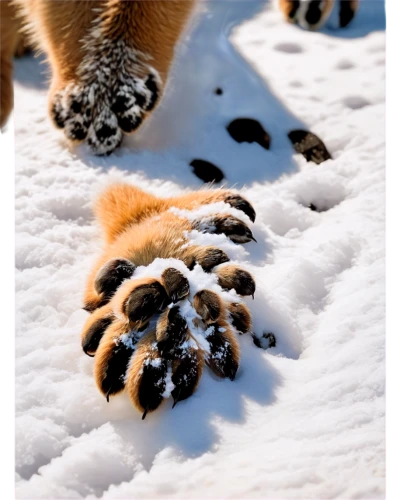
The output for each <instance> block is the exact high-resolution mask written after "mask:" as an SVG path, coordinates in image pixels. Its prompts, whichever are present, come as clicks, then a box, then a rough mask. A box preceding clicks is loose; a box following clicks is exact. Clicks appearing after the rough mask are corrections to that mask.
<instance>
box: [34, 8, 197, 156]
mask: <svg viewBox="0 0 400 500" xmlns="http://www.w3.org/2000/svg"><path fill="white" fill-rule="evenodd" d="M29 1H30V2H31V6H32V9H34V10H35V14H36V16H37V18H38V23H36V24H37V25H38V27H39V28H38V31H39V32H40V33H39V35H40V38H41V39H42V40H43V41H44V43H43V45H44V49H45V51H46V52H47V53H48V55H49V59H50V63H51V67H52V73H53V78H52V85H51V90H50V99H49V108H50V115H51V117H52V119H53V121H54V123H55V125H56V126H57V127H59V128H61V129H63V130H64V133H65V135H66V137H67V138H68V139H69V140H70V141H72V142H82V141H86V142H87V143H88V144H89V146H90V147H91V149H92V151H93V152H94V153H95V154H98V155H102V154H108V153H111V152H112V151H113V150H114V149H115V148H116V147H117V146H118V145H119V144H120V142H121V140H122V136H123V134H124V133H131V132H134V131H135V130H137V129H138V128H139V127H140V125H141V123H142V122H143V120H144V119H145V118H146V117H147V116H148V115H149V113H150V112H151V111H152V110H153V109H154V108H155V106H156V104H157V102H158V101H159V99H160V97H161V95H162V92H163V88H164V86H165V82H166V79H167V76H168V72H169V68H170V65H171V61H172V58H173V55H174V48H175V45H176V43H177V41H178V39H179V36H180V34H181V32H182V30H183V28H184V26H185V24H186V21H187V19H188V17H189V14H190V12H191V9H192V4H193V0H187V1H178V0H169V1H168V2H165V1H161V0H160V1H158V0H156V1H151V2H147V1H139V0H129V1H128V0H103V1H93V2H86V1H74V2H71V1H70V0H58V1H55V2H53V1H47V0H29ZM60 34H62V37H63V40H64V41H63V43H60V36H61V35H60Z"/></svg>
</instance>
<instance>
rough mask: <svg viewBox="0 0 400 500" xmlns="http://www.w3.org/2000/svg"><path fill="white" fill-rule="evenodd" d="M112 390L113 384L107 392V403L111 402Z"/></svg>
mask: <svg viewBox="0 0 400 500" xmlns="http://www.w3.org/2000/svg"><path fill="white" fill-rule="evenodd" d="M111 391H112V385H111V386H110V388H109V389H108V391H107V394H106V400H107V403H109V402H110V393H111Z"/></svg>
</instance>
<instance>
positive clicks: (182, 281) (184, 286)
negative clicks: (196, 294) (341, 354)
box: [161, 267, 190, 304]
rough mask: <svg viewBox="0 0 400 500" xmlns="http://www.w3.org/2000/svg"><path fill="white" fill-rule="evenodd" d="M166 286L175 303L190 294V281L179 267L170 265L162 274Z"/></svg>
mask: <svg viewBox="0 0 400 500" xmlns="http://www.w3.org/2000/svg"><path fill="white" fill-rule="evenodd" d="M161 279H162V283H163V285H164V288H165V290H166V292H167V294H168V296H169V297H170V299H171V301H172V303H173V304H175V303H176V302H179V301H180V300H183V299H184V298H186V297H187V296H188V295H189V291H190V288H189V282H188V280H187V278H186V277H185V276H184V275H183V274H182V273H181V272H180V271H178V270H177V269H174V268H173V267H170V268H168V269H165V271H164V272H163V273H162V275H161Z"/></svg>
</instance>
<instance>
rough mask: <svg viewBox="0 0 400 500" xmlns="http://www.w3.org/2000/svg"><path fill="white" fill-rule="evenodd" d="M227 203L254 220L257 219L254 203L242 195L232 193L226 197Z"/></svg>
mask: <svg viewBox="0 0 400 500" xmlns="http://www.w3.org/2000/svg"><path fill="white" fill-rule="evenodd" d="M224 201H225V203H228V204H229V205H230V206H231V207H233V208H236V209H237V210H241V211H242V212H243V213H245V214H246V215H247V217H248V218H249V219H250V220H251V222H254V221H255V220H256V211H255V210H254V208H253V207H252V205H251V204H250V203H249V202H248V201H247V200H245V199H244V198H243V197H242V196H240V195H238V194H231V195H228V196H227V197H226V198H225V200H224Z"/></svg>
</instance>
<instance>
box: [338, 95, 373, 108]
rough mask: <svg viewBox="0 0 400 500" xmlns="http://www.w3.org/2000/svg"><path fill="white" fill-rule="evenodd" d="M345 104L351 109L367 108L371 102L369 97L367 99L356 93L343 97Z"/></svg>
mask: <svg viewBox="0 0 400 500" xmlns="http://www.w3.org/2000/svg"><path fill="white" fill-rule="evenodd" d="M343 104H344V105H345V106H347V107H348V108H350V109H354V110H356V109H361V108H365V106H369V105H370V102H369V101H367V99H365V98H364V97H362V96H357V95H354V96H349V97H345V98H344V99H343Z"/></svg>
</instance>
